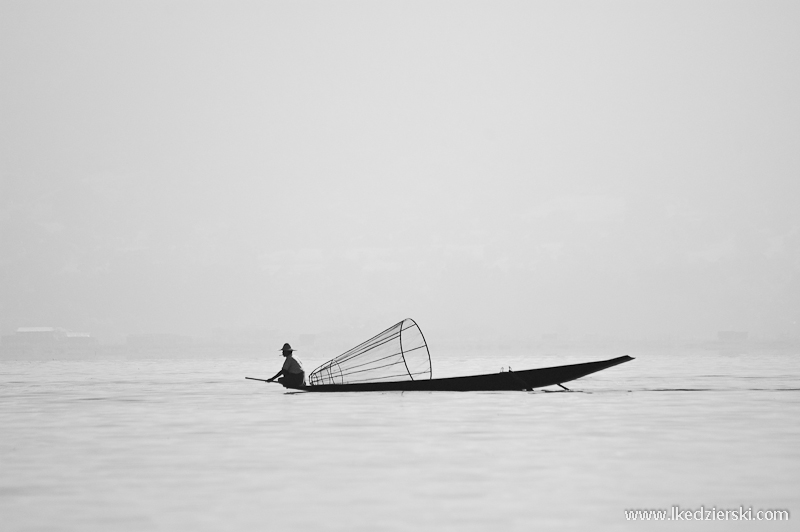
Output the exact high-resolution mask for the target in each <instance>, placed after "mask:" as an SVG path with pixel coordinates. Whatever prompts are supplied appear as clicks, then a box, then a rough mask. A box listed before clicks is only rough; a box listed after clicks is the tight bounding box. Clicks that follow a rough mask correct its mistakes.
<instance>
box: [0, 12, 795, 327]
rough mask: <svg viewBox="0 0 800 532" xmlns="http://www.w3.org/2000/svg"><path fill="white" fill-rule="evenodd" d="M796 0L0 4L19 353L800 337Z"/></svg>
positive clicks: (11, 294) (1, 231)
mask: <svg viewBox="0 0 800 532" xmlns="http://www.w3.org/2000/svg"><path fill="white" fill-rule="evenodd" d="M798 28H800V3H797V2H764V1H752V2H673V1H669V2H667V1H665V2H594V1H592V2H561V1H554V2H498V1H492V2H436V1H433V2H431V1H423V2H407V1H406V2H380V1H379V2H246V3H245V2H217V3H199V2H185V3H179V2H106V1H102V2H55V1H53V2H12V1H8V0H5V1H3V2H2V3H0V332H3V333H5V334H7V333H9V332H12V331H13V330H14V329H15V328H16V327H20V326H37V325H38V326H43V325H49V326H62V327H68V328H70V329H73V330H78V331H87V332H91V333H93V334H95V335H97V336H100V337H101V338H120V337H124V335H126V334H129V333H149V332H178V333H182V334H191V335H203V334H205V333H206V332H208V331H210V330H211V329H213V328H220V327H221V328H269V329H274V330H278V331H281V330H287V331H289V330H291V331H301V332H308V333H315V332H318V331H325V330H331V329H335V328H337V327H356V326H367V327H370V328H371V329H372V330H373V331H374V332H378V331H379V330H381V329H382V328H384V327H386V326H389V325H391V324H392V323H395V322H397V321H399V320H400V319H402V318H405V317H413V318H415V319H416V320H417V321H418V322H419V324H420V326H421V327H422V329H423V331H425V332H426V334H428V333H429V331H431V332H432V333H431V334H434V335H439V336H440V337H445V336H451V337H452V336H457V335H459V334H462V333H464V334H466V333H467V332H468V333H469V334H470V335H472V336H476V335H477V336H481V335H483V336H484V337H485V338H486V339H491V338H494V337H497V336H505V335H509V336H512V337H516V336H525V335H530V336H531V337H538V335H540V334H543V333H551V332H558V333H563V334H568V333H572V334H584V333H601V334H608V335H618V336H634V337H641V336H648V335H656V336H657V335H667V334H675V335H700V336H707V337H712V336H713V335H714V334H715V333H716V331H717V330H722V329H733V330H746V331H750V334H751V335H760V334H764V335H785V334H790V335H797V334H800V325H798V321H800V214H799V213H798V210H799V209H798V206H797V205H798V203H800V202H799V201H798V200H800V97H799V96H798V95H800V31H798Z"/></svg>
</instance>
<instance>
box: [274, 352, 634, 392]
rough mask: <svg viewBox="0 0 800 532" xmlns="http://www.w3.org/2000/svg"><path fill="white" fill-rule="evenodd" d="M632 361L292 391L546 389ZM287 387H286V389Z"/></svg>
mask: <svg viewBox="0 0 800 532" xmlns="http://www.w3.org/2000/svg"><path fill="white" fill-rule="evenodd" d="M629 360H633V358H632V357H629V356H621V357H617V358H611V359H609V360H600V361H598V362H586V363H583V364H570V365H568V366H554V367H550V368H540V369H529V370H525V371H506V372H501V373H490V374H486V375H471V376H469V377H450V378H445V379H423V380H404V381H391V382H357V383H349V384H314V385H307V386H301V387H298V388H295V389H300V390H305V391H307V392H388V391H447V392H473V391H475V392H477V391H500V390H532V389H534V388H543V387H545V386H555V385H562V384H564V383H565V382H570V381H574V380H575V379H580V378H581V377H585V376H586V375H590V374H592V373H596V372H598V371H602V370H604V369H607V368H610V367H612V366H616V365H617V364H622V363H623V362H628V361H629ZM287 387H288V386H287Z"/></svg>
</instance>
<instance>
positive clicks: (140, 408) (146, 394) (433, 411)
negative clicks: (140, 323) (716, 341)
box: [0, 349, 800, 531]
mask: <svg viewBox="0 0 800 532" xmlns="http://www.w3.org/2000/svg"><path fill="white" fill-rule="evenodd" d="M620 354H630V355H632V356H635V357H636V360H634V361H632V362H629V363H626V364H623V365H621V366H617V367H614V368H611V369H608V370H606V371H603V372H601V373H598V374H595V375H591V376H589V377H586V378H584V379H581V380H579V381H575V382H573V383H572V384H570V385H568V386H569V387H570V388H571V389H572V390H573V391H572V392H556V391H555V390H556V389H553V390H550V389H548V390H547V391H545V390H538V391H535V392H531V393H528V392H498V393H448V392H406V393H399V392H392V393H363V394H312V393H302V392H299V393H298V392H294V393H292V392H287V391H285V390H284V389H283V388H281V387H280V386H278V385H276V384H265V383H260V382H255V381H246V380H244V377H245V376H253V377H262V378H263V377H269V376H271V375H272V374H273V373H274V372H275V371H276V370H277V369H278V367H279V363H280V361H279V359H278V357H275V356H274V354H272V353H270V356H266V355H265V356H264V357H255V356H244V355H238V356H237V355H230V354H225V353H220V354H219V355H215V356H203V357H190V356H186V355H178V354H171V353H162V354H159V355H158V356H155V355H153V356H148V357H140V358H137V357H134V356H105V357H104V356H100V355H97V356H88V355H87V356H83V357H81V356H77V357H75V356H73V357H71V358H62V359H56V360H26V359H24V358H22V357H17V359H8V358H6V359H0V383H1V384H2V385H1V386H0V427H2V438H0V472H1V474H0V515H2V528H3V530H7V531H25V530H31V531H32V530H37V531H38V530H80V531H101V530H102V531H108V530H114V531H116V530H120V531H146V530H165V531H175V530H177V531H181V530H187V531H188V530H191V531H216V530H370V531H380V530H459V531H472V530H476V531H477V530H556V529H565V530H642V529H657V530H684V529H689V530H731V529H736V530H740V529H741V530H790V529H792V525H795V526H796V524H795V523H793V521H789V522H788V523H787V522H783V523H778V522H745V523H742V522H740V523H730V522H727V523H726V522H710V521H706V522H680V523H678V522H648V523H642V522H637V523H632V522H628V521H626V519H625V515H624V510H626V509H639V508H642V509H661V508H663V509H669V508H670V507H672V506H676V505H677V506H680V507H681V508H682V509H694V508H699V507H701V506H704V507H705V508H711V507H716V508H722V509H727V508H738V507H739V506H742V505H743V506H745V507H752V508H753V509H754V510H755V509H787V510H789V511H790V512H791V516H792V519H793V520H796V518H797V516H796V515H795V512H797V511H798V510H800V504H798V503H800V489H798V487H799V485H798V478H800V445H798V442H800V424H798V419H800V356H799V354H798V353H797V352H794V351H789V352H750V353H741V354H735V353H724V352H715V351H708V350H689V349H672V350H668V349H667V350H659V351H646V352H640V353H637V352H633V351H631V350H627V351H625V352H619V351H613V352H612V351H608V350H607V351H598V350H595V351H592V350H584V351H575V350H573V351H570V352H565V353H560V354H556V353H549V354H537V355H533V354H530V353H528V354H526V353H522V352H506V353H500V354H498V353H481V354H476V355H471V354H468V353H449V354H443V355H442V356H440V357H439V358H435V359H434V376H438V377H444V376H451V375H458V374H469V373H482V372H494V371H499V370H500V366H501V365H504V366H508V365H511V366H512V367H514V369H520V370H521V369H527V368H531V367H542V366H550V365H559V364H565V363H574V362H581V361H590V360H601V359H604V358H611V357H612V356H617V355H620ZM306 365H307V366H308V364H306Z"/></svg>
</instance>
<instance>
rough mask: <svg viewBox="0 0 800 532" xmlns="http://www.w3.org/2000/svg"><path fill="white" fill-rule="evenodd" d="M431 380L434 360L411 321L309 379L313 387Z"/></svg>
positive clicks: (340, 357) (382, 334)
mask: <svg viewBox="0 0 800 532" xmlns="http://www.w3.org/2000/svg"><path fill="white" fill-rule="evenodd" d="M430 378H431V356H430V353H429V352H428V344H426V343H425V337H424V336H422V331H420V329H419V326H418V325H417V324H416V322H414V320H412V319H406V320H403V321H401V322H400V323H398V324H396V325H393V326H391V327H389V328H388V329H386V330H385V331H383V332H382V333H380V334H378V335H376V336H373V337H372V338H370V339H369V340H367V341H366V342H363V343H361V344H359V345H357V346H355V347H354V348H352V349H350V350H349V351H347V352H345V353H342V354H341V355H339V356H338V357H336V358H334V359H333V360H329V361H328V362H326V363H325V364H323V365H321V366H320V367H318V368H317V369H315V370H314V371H313V372H311V375H309V382H310V383H311V385H312V386H315V385H320V384H354V383H359V382H391V381H407V380H413V381H416V380H422V379H430Z"/></svg>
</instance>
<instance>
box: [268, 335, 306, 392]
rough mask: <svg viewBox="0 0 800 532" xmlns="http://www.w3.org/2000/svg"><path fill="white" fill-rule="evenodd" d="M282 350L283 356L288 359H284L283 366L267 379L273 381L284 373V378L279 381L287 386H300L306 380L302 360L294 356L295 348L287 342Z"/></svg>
mask: <svg viewBox="0 0 800 532" xmlns="http://www.w3.org/2000/svg"><path fill="white" fill-rule="evenodd" d="M281 351H282V352H283V356H285V357H286V360H284V361H283V367H282V368H281V370H280V371H279V372H278V373H276V374H275V376H274V377H272V378H271V379H267V382H273V381H274V380H275V379H278V377H280V376H281V375H283V377H282V378H280V379H278V382H279V383H281V384H283V385H284V386H286V387H287V388H299V387H301V386H303V385H304V384H305V381H306V372H305V371H303V366H302V365H301V364H300V361H299V360H297V359H296V358H294V356H292V353H293V352H294V349H292V346H290V345H289V344H288V343H287V344H283V348H282V349H281Z"/></svg>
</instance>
